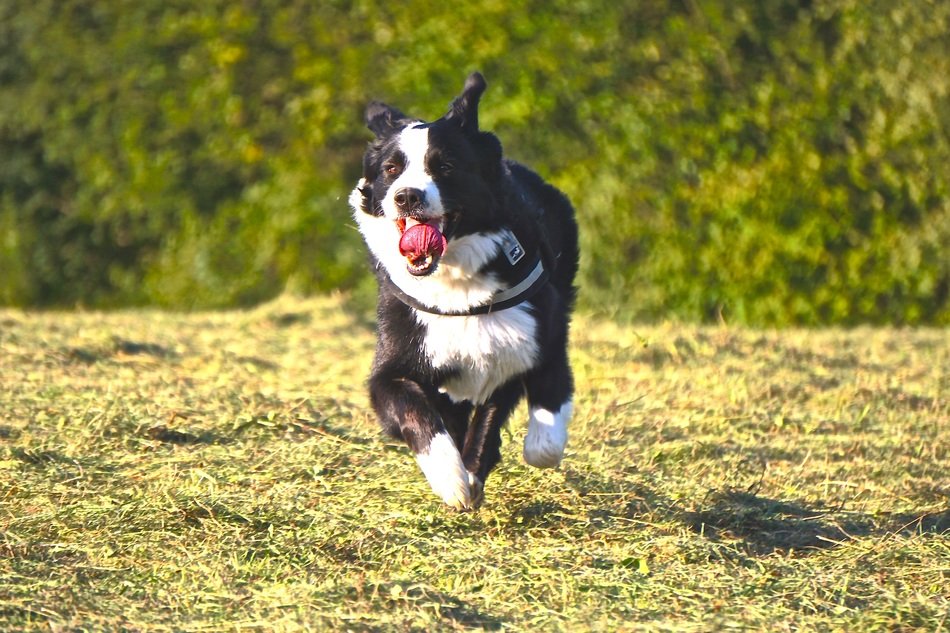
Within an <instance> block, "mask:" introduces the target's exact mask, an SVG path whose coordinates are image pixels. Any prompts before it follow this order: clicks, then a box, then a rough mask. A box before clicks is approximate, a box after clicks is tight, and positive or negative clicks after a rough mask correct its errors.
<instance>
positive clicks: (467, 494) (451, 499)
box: [416, 433, 472, 508]
mask: <svg viewBox="0 0 950 633" xmlns="http://www.w3.org/2000/svg"><path fill="white" fill-rule="evenodd" d="M416 463H418V464H419V468H420V469H421V470H422V473H423V474H424V475H425V476H426V479H427V480H428V481H429V485H430V486H431V487H432V490H433V491H434V492H435V493H436V494H437V495H439V497H441V498H442V500H443V501H444V502H445V503H447V504H448V505H450V506H452V507H453V508H469V507H471V505H472V489H471V483H472V482H471V478H472V475H471V473H469V472H468V471H467V470H466V469H465V464H463V463H462V456H461V455H460V454H459V451H458V449H457V448H456V447H455V442H453V441H452V438H451V437H449V435H448V433H438V434H436V436H435V437H433V438H432V441H431V442H430V443H429V447H428V449H427V450H426V451H425V452H424V453H418V454H417V455H416Z"/></svg>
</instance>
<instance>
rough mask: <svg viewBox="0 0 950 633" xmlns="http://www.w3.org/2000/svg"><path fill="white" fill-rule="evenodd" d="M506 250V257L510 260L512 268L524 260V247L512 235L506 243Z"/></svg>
mask: <svg viewBox="0 0 950 633" xmlns="http://www.w3.org/2000/svg"><path fill="white" fill-rule="evenodd" d="M504 249H505V257H507V258H508V263H509V264H511V265H512V266H514V265H515V264H517V263H518V262H520V261H521V260H522V259H524V247H523V246H522V245H521V242H519V241H518V238H517V237H515V236H514V235H510V237H509V238H508V239H507V240H506V241H505V243H504Z"/></svg>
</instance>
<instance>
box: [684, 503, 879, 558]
mask: <svg viewBox="0 0 950 633" xmlns="http://www.w3.org/2000/svg"><path fill="white" fill-rule="evenodd" d="M702 505H703V506H704V507H703V508H702V509H700V510H697V511H690V512H683V513H681V515H680V520H681V521H682V522H684V523H685V524H686V525H687V526H688V527H689V528H690V529H691V530H693V531H694V532H696V533H697V534H702V535H703V536H704V537H706V538H707V539H709V540H712V541H719V540H722V538H723V537H727V538H738V539H740V540H742V541H743V542H744V544H745V546H746V549H747V550H748V552H749V553H750V554H755V555H760V556H762V555H767V554H771V553H773V552H783V553H790V552H793V551H795V552H801V551H803V550H821V549H827V548H829V547H834V546H836V545H840V544H841V543H843V542H844V541H847V540H849V539H851V538H854V537H860V536H867V535H869V534H871V533H872V532H873V531H874V530H875V525H874V522H873V521H872V519H871V518H870V517H868V516H866V515H861V514H852V513H841V512H836V511H834V510H825V509H819V508H809V507H806V506H804V505H801V504H798V503H790V502H787V501H780V500H776V499H769V498H766V497H760V496H758V495H756V494H753V493H751V492H746V491H736V490H726V491H715V492H713V493H711V494H710V495H709V497H708V498H707V499H706V500H705V501H704V503H703V504H702Z"/></svg>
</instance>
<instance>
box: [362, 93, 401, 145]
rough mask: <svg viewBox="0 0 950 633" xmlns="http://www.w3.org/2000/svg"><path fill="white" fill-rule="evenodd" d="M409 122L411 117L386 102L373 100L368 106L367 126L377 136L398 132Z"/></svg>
mask: <svg viewBox="0 0 950 633" xmlns="http://www.w3.org/2000/svg"><path fill="white" fill-rule="evenodd" d="M409 123H410V119H409V117H407V116H406V115H405V114H403V113H402V112H400V111H399V110H397V109H396V108H394V107H392V106H388V105H386V104H385V103H380V102H379V101H373V102H372V103H370V104H369V105H368V106H366V127H368V128H369V129H370V130H372V131H373V134H375V135H376V138H381V137H383V136H389V135H391V134H393V133H394V132H398V131H399V130H401V129H403V128H404V127H406V126H407V125H408V124H409Z"/></svg>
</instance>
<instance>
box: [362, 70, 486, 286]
mask: <svg viewBox="0 0 950 633" xmlns="http://www.w3.org/2000/svg"><path fill="white" fill-rule="evenodd" d="M485 86H486V84H485V79H484V78H483V77H482V75H481V74H479V73H477V72H476V73H472V74H471V75H470V76H469V77H468V79H467V80H466V82H465V87H464V89H463V90H462V94H461V95H459V96H458V97H457V98H456V99H455V100H454V101H453V102H452V104H451V106H450V107H449V110H448V112H447V113H446V114H445V115H444V116H443V117H442V118H440V119H438V120H436V121H433V122H431V123H426V122H424V121H421V120H419V119H416V118H413V117H409V116H406V115H405V114H403V113H402V112H400V111H399V110H397V109H395V108H393V107H390V106H388V105H385V104H383V103H379V102H373V103H371V104H370V105H369V106H368V107H367V109H366V124H367V126H368V127H369V129H370V130H372V132H373V133H374V134H375V135H376V139H375V140H374V141H373V142H372V143H371V144H370V146H369V148H368V150H367V151H366V154H365V156H364V158H363V177H362V178H361V179H360V182H359V184H358V185H357V187H356V189H354V190H353V193H352V194H351V196H350V203H351V205H352V206H353V208H354V214H355V216H356V219H357V222H358V224H359V226H360V231H361V233H362V234H363V236H364V238H365V239H366V242H367V244H368V246H369V248H370V250H371V251H372V252H373V254H374V255H375V257H376V258H377V260H378V261H379V262H380V263H381V264H382V265H383V266H385V267H386V268H387V271H388V272H389V273H390V275H391V276H393V277H394V278H395V277H397V276H399V277H401V276H402V275H404V274H405V272H408V273H409V275H411V276H412V277H414V278H420V277H427V276H430V275H432V274H433V273H434V272H435V271H436V270H437V269H438V267H439V262H440V260H442V258H443V257H444V258H445V260H446V263H449V262H450V261H456V260H459V257H457V256H453V255H460V253H458V254H453V248H454V246H455V245H456V244H458V243H459V240H461V239H462V238H464V237H465V236H467V235H472V234H474V233H478V232H484V231H486V230H491V229H492V228H495V226H496V225H497V221H498V220H497V218H496V217H495V215H496V209H497V206H498V201H497V196H498V195H499V194H498V192H499V187H498V181H499V179H500V178H501V176H502V172H503V166H502V150H501V144H500V143H499V141H498V139H497V138H496V137H495V136H494V135H493V134H490V133H488V132H482V131H480V130H479V129H478V102H479V99H480V98H481V96H482V93H483V92H484V91H485ZM460 250H461V249H460ZM399 266H401V267H402V268H403V270H402V271H397V270H394V268H396V267H399Z"/></svg>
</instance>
